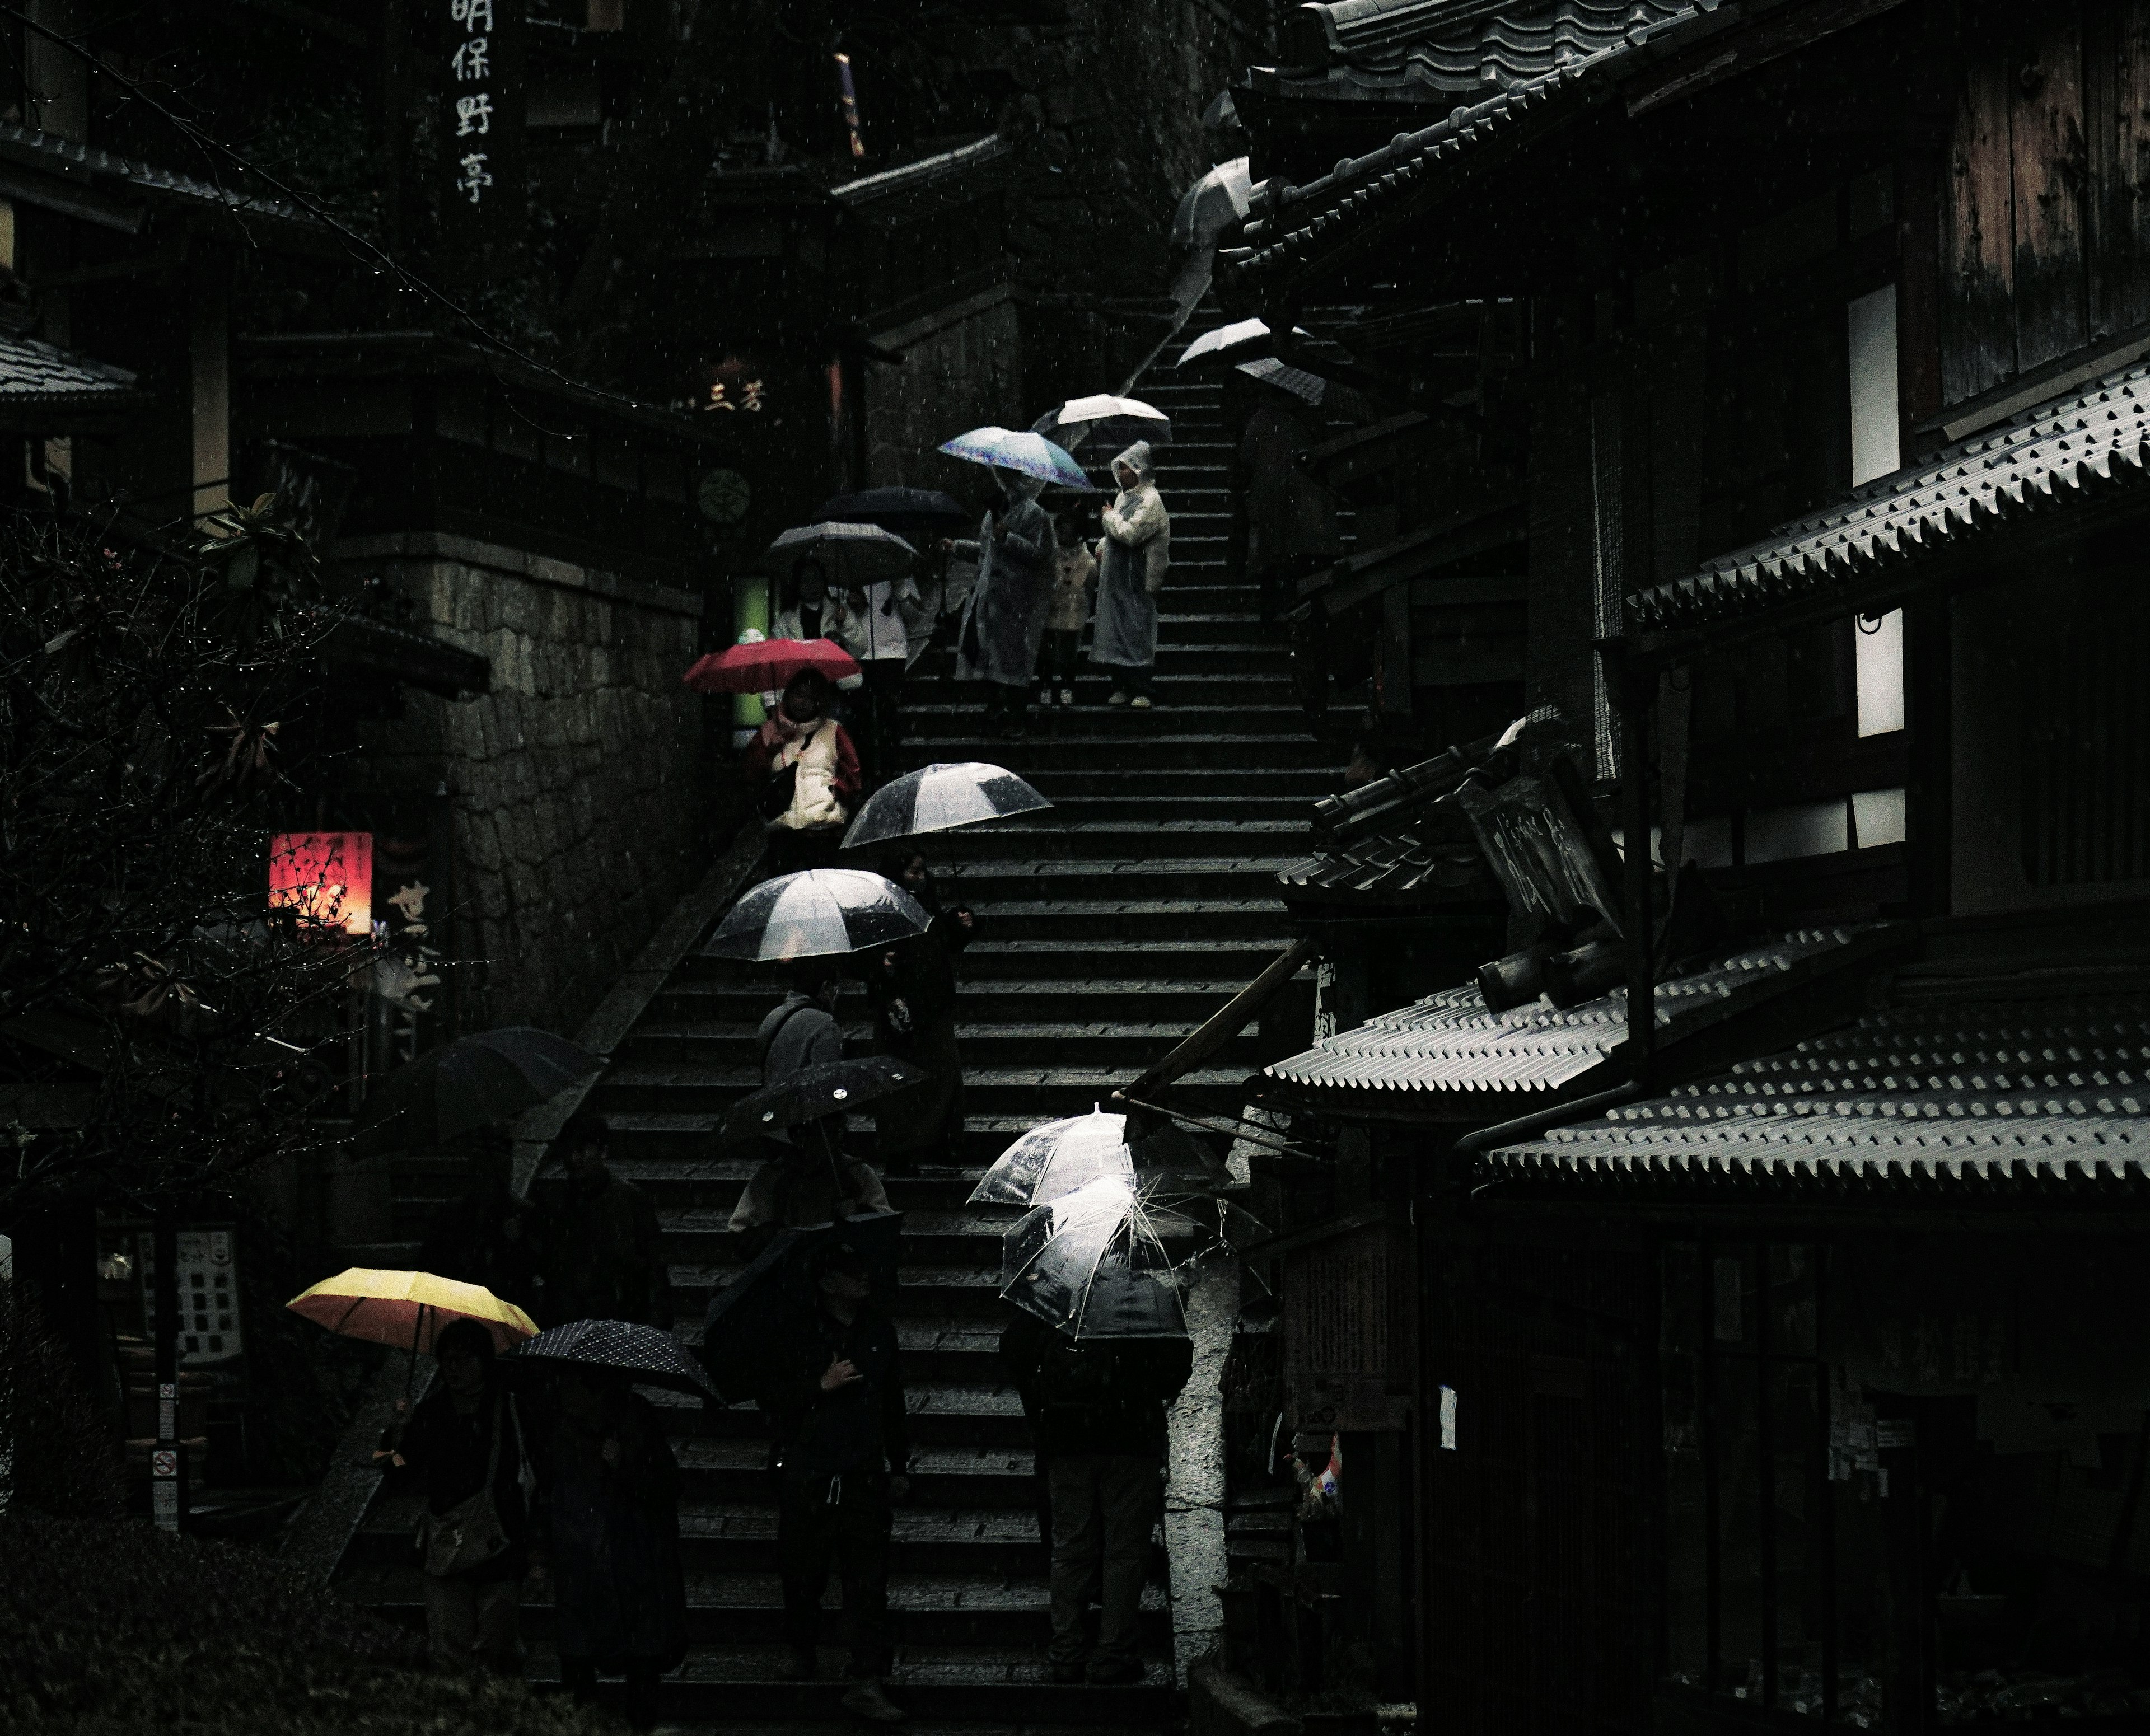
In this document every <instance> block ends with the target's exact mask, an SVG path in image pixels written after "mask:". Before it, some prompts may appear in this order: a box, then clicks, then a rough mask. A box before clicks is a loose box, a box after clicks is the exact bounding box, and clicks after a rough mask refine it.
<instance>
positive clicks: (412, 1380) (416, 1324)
mask: <svg viewBox="0 0 2150 1736" xmlns="http://www.w3.org/2000/svg"><path fill="white" fill-rule="evenodd" d="M425 1330H426V1305H425V1304H424V1303H422V1302H421V1303H420V1304H419V1305H418V1311H417V1313H416V1314H414V1315H411V1362H410V1365H409V1366H408V1367H407V1368H406V1369H405V1370H404V1371H403V1410H404V1414H405V1415H406V1416H408V1415H409V1414H410V1410H411V1387H412V1386H413V1385H416V1382H417V1379H418V1340H419V1338H420V1336H421V1335H422V1334H423V1333H424V1331H425Z"/></svg>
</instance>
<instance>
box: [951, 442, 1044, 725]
mask: <svg viewBox="0 0 2150 1736" xmlns="http://www.w3.org/2000/svg"><path fill="white" fill-rule="evenodd" d="M995 477H996V480H997V481H998V482H999V483H1000V488H1001V506H1000V507H999V510H998V512H997V515H993V516H989V517H987V519H986V521H985V522H984V523H983V524H982V525H981V526H980V527H979V529H978V544H977V547H978V582H977V585H976V587H975V588H973V589H972V592H971V597H970V601H969V602H968V603H966V604H965V605H964V608H963V626H962V631H961V633H960V634H959V636H958V637H957V638H956V679H957V680H958V681H990V682H992V684H994V685H995V686H997V687H1018V688H1027V687H1028V686H1029V685H1030V680H1031V677H1032V674H1034V673H1035V672H1036V670H1037V648H1038V645H1039V643H1041V642H1042V640H1043V638H1044V637H1045V617H1046V613H1047V609H1048V608H1050V607H1051V604H1052V571H1053V561H1052V557H1053V554H1054V553H1055V551H1056V549H1057V539H1056V538H1055V537H1054V535H1053V530H1052V518H1051V517H1048V516H1047V512H1046V510H1045V508H1044V507H1041V506H1040V505H1038V503H1037V497H1038V496H1039V495H1040V494H1041V493H1042V492H1044V489H1045V484H1044V483H1043V482H1039V481H1037V480H1036V479H1035V478H1033V477H1021V476H1017V477H1007V476H1003V475H1002V474H1001V473H1000V472H995ZM959 546H960V545H959Z"/></svg>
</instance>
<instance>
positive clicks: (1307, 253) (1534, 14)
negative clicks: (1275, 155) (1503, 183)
mask: <svg viewBox="0 0 2150 1736" xmlns="http://www.w3.org/2000/svg"><path fill="white" fill-rule="evenodd" d="M1341 9H1342V8H1340V7H1338V6H1331V7H1329V8H1316V10H1325V11H1328V12H1330V13H1335V12H1338V11H1340V10H1341ZM1362 10H1363V11H1364V13H1365V15H1364V16H1356V15H1355V16H1350V17H1343V18H1335V19H1332V20H1330V22H1328V23H1326V24H1325V26H1324V31H1325V34H1326V35H1328V36H1330V38H1332V45H1331V48H1330V55H1331V57H1332V58H1341V57H1344V56H1350V57H1352V68H1351V70H1350V72H1349V73H1347V74H1345V75H1343V76H1345V79H1346V82H1347V83H1348V82H1350V81H1352V80H1356V81H1359V82H1361V83H1364V81H1365V80H1367V79H1369V78H1372V79H1374V80H1375V83H1380V81H1383V80H1386V81H1388V83H1390V84H1392V85H1393V86H1394V88H1395V92H1402V91H1404V90H1405V89H1406V88H1407V87H1408V86H1409V85H1410V84H1411V83H1414V82H1417V83H1425V84H1426V88H1430V89H1433V90H1436V91H1440V92H1441V93H1444V94H1456V95H1461V94H1463V93H1465V92H1466V91H1468V92H1476V93H1483V94H1482V95H1481V99H1480V100H1479V101H1477V102H1476V103H1468V102H1466V103H1458V104H1457V105H1456V106H1455V107H1454V108H1452V109H1451V110H1450V112H1449V113H1448V114H1446V116H1444V117H1443V118H1442V119H1440V120H1437V121H1436V122H1434V123H1433V124H1431V125H1430V126H1426V127H1422V128H1421V129H1418V130H1417V131H1416V132H1410V133H1399V134H1396V136H1395V138H1394V139H1391V140H1390V142H1389V143H1388V144H1385V145H1384V146H1383V147H1382V148H1381V149H1379V150H1375V151H1371V152H1369V153H1368V154H1366V155H1365V156H1362V157H1356V158H1351V159H1347V160H1345V161H1344V162H1341V163H1339V164H1337V165H1336V167H1335V169H1332V170H1331V171H1330V173H1329V174H1325V175H1323V176H1321V177H1320V179H1316V180H1314V181H1310V182H1309V183H1307V184H1306V185H1305V186H1303V187H1294V186H1290V185H1288V184H1284V182H1282V181H1281V180H1279V179H1271V180H1270V181H1269V182H1267V183H1265V184H1264V185H1263V186H1262V187H1261V188H1260V189H1258V191H1257V194H1256V198H1255V204H1254V215H1253V216H1252V217H1250V218H1249V220H1248V223H1247V225H1246V231H1245V233H1246V235H1247V239H1248V240H1249V243H1251V244H1254V245H1250V246H1249V247H1247V248H1245V249H1241V250H1228V251H1227V253H1226V254H1225V255H1223V257H1224V260H1225V261H1226V264H1227V267H1228V269H1229V270H1231V271H1233V272H1235V273H1237V274H1239V275H1242V276H1244V277H1246V278H1248V279H1250V280H1253V279H1260V278H1264V277H1268V276H1274V275H1280V274H1282V273H1284V272H1285V271H1288V270H1290V269H1291V268H1292V267H1294V266H1295V265H1300V264H1303V263H1305V261H1307V260H1310V258H1312V256H1313V255H1314V254H1315V252H1316V251H1317V250H1325V249H1326V248H1328V247H1330V246H1332V245H1335V243H1336V242H1338V241H1340V240H1344V239H1345V237H1346V236H1347V235H1348V234H1349V233H1350V231H1353V230H1359V229H1361V228H1363V227H1365V225H1367V224H1368V223H1370V222H1371V221H1374V220H1377V219H1379V218H1380V216H1381V215H1382V214H1384V213H1385V212H1386V211H1388V210H1389V209H1392V208H1394V207H1395V206H1398V205H1401V204H1404V203H1405V202H1406V201H1407V200H1411V199H1415V198H1416V197H1418V196H1420V195H1421V194H1424V193H1425V192H1426V191H1427V190H1428V189H1431V187H1433V186H1435V185H1436V184H1437V183H1438V181H1439V179H1440V178H1441V177H1442V176H1444V175H1446V174H1449V173H1450V172H1451V169H1454V168H1456V167H1458V166H1460V165H1461V164H1463V163H1465V162H1466V161H1467V162H1470V163H1471V164H1476V163H1478V162H1479V161H1480V160H1481V159H1483V158H1484V157H1485V156H1486V154H1487V153H1489V152H1491V151H1496V150H1501V149H1512V148H1515V147H1517V146H1520V145H1522V144H1524V143H1526V142H1527V140H1528V139H1531V138H1532V137H1534V136H1535V135H1536V134H1537V133H1538V132H1539V131H1541V130H1542V129H1543V127H1544V126H1547V125H1551V124H1555V123H1557V120H1558V119H1561V118H1562V117H1563V116H1564V115H1565V114H1567V113H1568V112H1569V111H1570V110H1571V109H1574V110H1577V111H1579V109H1581V107H1582V105H1583V103H1584V101H1585V99H1586V98H1587V87H1588V86H1590V85H1592V84H1597V83H1602V82H1604V81H1605V80H1606V79H1607V78H1609V77H1610V76H1611V74H1612V73H1613V71H1614V70H1615V68H1619V69H1621V70H1624V69H1625V66H1624V63H1625V62H1626V61H1627V59H1628V57H1630V56H1633V55H1634V54H1635V53H1637V51H1638V50H1641V49H1643V48H1648V47H1662V48H1668V49H1669V48H1673V47H1675V46H1679V45H1682V44H1683V43H1685V42H1686V41H1687V40H1688V38H1689V37H1690V36H1691V35H1692V34H1693V32H1692V31H1690V30H1688V28H1685V27H1688V26H1690V25H1693V24H1695V23H1696V22H1697V21H1698V20H1703V21H1707V19H1708V15H1709V14H1711V13H1715V12H1716V11H1717V10H1718V0H1693V3H1689V4H1684V5H1666V4H1662V3H1659V0H1633V3H1632V4H1628V5H1625V6H1621V5H1613V4H1601V3H1597V0H1558V3H1557V4H1555V5H1552V6H1546V7H1539V8H1527V7H1525V6H1521V5H1519V6H1517V7H1515V8H1512V10H1511V11H1508V12H1505V13H1501V14H1498V15H1496V16H1494V17H1490V18H1480V19H1477V20H1475V21H1473V22H1471V23H1469V24H1468V25H1466V27H1464V28H1462V29H1461V30H1458V31H1457V32H1456V33H1453V34H1452V35H1449V34H1442V33H1436V34H1435V35H1433V36H1431V37H1430V38H1428V39H1427V40H1426V42H1425V43H1413V44H1412V45H1411V47H1410V48H1408V49H1406V48H1404V47H1403V46H1402V45H1401V43H1391V42H1390V40H1389V38H1390V37H1391V36H1392V35H1393V34H1394V33H1396V32H1397V31H1400V30H1401V29H1403V28H1406V24H1407V23H1409V22H1410V20H1411V18H1412V17H1414V16H1416V17H1418V18H1424V17H1425V16H1426V14H1427V13H1431V14H1432V18H1431V20H1429V23H1430V24H1431V27H1432V28H1435V29H1436V32H1437V27H1438V21H1439V17H1440V10H1441V9H1440V8H1439V7H1438V6H1421V7H1419V8H1409V7H1405V8H1396V9H1395V10H1394V11H1393V12H1385V11H1380V10H1378V9H1374V8H1364V9H1362ZM1668 38H1670V39H1668ZM1354 42H1356V43H1357V44H1358V46H1357V47H1354V46H1353V43H1354ZM1362 54H1363V55H1365V56H1366V57H1368V58H1366V59H1365V62H1364V63H1363V64H1360V62H1359V58H1358V57H1359V56H1360V55H1362ZM1385 68H1386V69H1385ZM1328 76H1329V75H1327V74H1325V75H1324V77H1325V78H1326V77H1328ZM1444 80H1451V81H1457V82H1456V86H1455V88H1454V89H1453V90H1452V91H1451V87H1450V85H1449V84H1448V83H1444V82H1442V81H1444ZM1274 82H1275V83H1276V87H1277V88H1278V89H1279V92H1282V91H1283V90H1284V88H1285V86H1286V85H1287V84H1288V83H1289V79H1288V78H1286V77H1284V76H1283V75H1279V78H1277V79H1276V80H1275V81H1274ZM1365 94H1367V95H1383V96H1386V95H1390V94H1391V92H1390V90H1388V89H1385V88H1384V89H1380V90H1376V89H1374V88H1368V89H1367V90H1366V91H1365Z"/></svg>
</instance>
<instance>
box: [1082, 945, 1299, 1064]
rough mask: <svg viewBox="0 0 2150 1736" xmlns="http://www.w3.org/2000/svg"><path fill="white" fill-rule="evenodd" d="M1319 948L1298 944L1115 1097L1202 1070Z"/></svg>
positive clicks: (1288, 949) (1271, 963)
mask: <svg viewBox="0 0 2150 1736" xmlns="http://www.w3.org/2000/svg"><path fill="white" fill-rule="evenodd" d="M1315 946H1316V942H1315V938H1314V936H1312V935H1302V936H1300V938H1299V939H1298V940H1296V941H1293V942H1292V943H1291V945H1290V946H1288V947H1286V948H1285V949H1284V951H1282V952H1281V953H1279V954H1278V955H1277V956H1276V957H1275V958H1274V959H1273V960H1271V961H1270V962H1269V968H1268V969H1266V970H1264V971H1263V972H1262V974H1261V975H1260V976H1259V977H1256V978H1254V981H1253V982H1250V983H1249V984H1248V985H1247V986H1246V987H1244V988H1243V989H1241V990H1240V991H1239V993H1237V994H1236V995H1234V996H1233V997H1232V998H1231V999H1230V1000H1229V1001H1227V1002H1225V1003H1224V1005H1223V1006H1222V1007H1219V1008H1218V1009H1217V1011H1216V1012H1213V1013H1211V1014H1210V1015H1209V1017H1208V1018H1206V1019H1204V1021H1203V1022H1202V1023H1201V1025H1200V1026H1199V1027H1198V1028H1197V1029H1196V1030H1195V1031H1194V1032H1192V1033H1191V1034H1190V1035H1189V1036H1188V1037H1184V1038H1183V1039H1182V1040H1181V1041H1180V1042H1178V1044H1177V1045H1175V1046H1174V1047H1173V1050H1172V1052H1171V1053H1170V1054H1168V1055H1167V1056H1166V1057H1164V1059H1163V1060H1162V1061H1160V1062H1158V1063H1157V1065H1156V1066H1154V1067H1151V1068H1150V1069H1149V1070H1148V1072H1145V1073H1144V1074H1143V1076H1142V1077H1140V1078H1138V1079H1137V1080H1136V1081H1135V1082H1134V1083H1133V1084H1132V1085H1127V1086H1123V1087H1122V1088H1120V1089H1119V1090H1118V1091H1116V1092H1114V1093H1113V1096H1115V1097H1118V1098H1137V1097H1145V1096H1148V1094H1149V1093H1152V1092H1154V1091H1156V1090H1157V1089H1158V1088H1159V1087H1160V1086H1164V1085H1169V1084H1170V1083H1171V1082H1173V1080H1174V1079H1176V1078H1178V1077H1179V1076H1180V1075H1181V1074H1182V1073H1184V1072H1189V1071H1191V1070H1192V1069H1194V1068H1195V1067H1199V1066H1201V1064H1202V1063H1203V1062H1205V1061H1207V1060H1208V1059H1209V1057H1211V1056H1212V1055H1214V1053H1216V1052H1217V1051H1218V1050H1219V1049H1221V1048H1222V1047H1224V1045H1225V1044H1226V1043H1228V1042H1230V1041H1231V1040H1232V1039H1233V1038H1234V1037H1237V1036H1238V1035H1239V1032H1240V1031H1241V1030H1242V1029H1244V1027H1245V1026H1246V1023H1247V1021H1248V1020H1249V1019H1251V1018H1252V1017H1254V1015H1255V1014H1256V1013H1258V1012H1260V1011H1261V1010H1262V1007H1264V1005H1265V1004H1266V1003H1267V1002H1268V1001H1269V997H1270V996H1272V995H1274V993H1275V992H1277V991H1278V990H1279V989H1280V988H1282V987H1284V984H1285V983H1286V982H1289V981H1290V980H1291V978H1292V977H1294V976H1295V975H1297V974H1298V971H1299V967H1300V966H1301V965H1303V964H1305V962H1306V961H1308V960H1309V959H1310V958H1312V957H1313V956H1314V954H1315Z"/></svg>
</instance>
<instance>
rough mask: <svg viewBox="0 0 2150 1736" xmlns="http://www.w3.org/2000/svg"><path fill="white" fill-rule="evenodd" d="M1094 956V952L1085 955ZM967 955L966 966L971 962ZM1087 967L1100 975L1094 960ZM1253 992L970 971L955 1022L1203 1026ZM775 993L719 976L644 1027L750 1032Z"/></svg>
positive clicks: (652, 1014) (671, 998) (663, 997)
mask: <svg viewBox="0 0 2150 1736" xmlns="http://www.w3.org/2000/svg"><path fill="white" fill-rule="evenodd" d="M1086 951H1087V949H1086ZM970 960H971V955H970V954H967V953H966V955H965V956H964V963H965V964H966V966H967V965H968V964H969V963H970ZM1084 962H1085V963H1086V964H1088V965H1090V966H1091V967H1092V968H1093V969H1094V967H1095V965H1094V959H1092V958H1086V959H1085V961H1084ZM1244 987H1246V979H1245V978H1244V977H1242V978H1236V979H1223V980H1217V981H1208V980H1201V979H1194V978H1188V977H1170V976H1128V977H1099V976H1093V975H1090V974H1088V972H1087V971H1086V973H1085V974H1084V975H1083V977H1079V978H1077V979H1075V980H1073V981H1070V980H1068V979H1067V978H1066V977H1058V978H1055V977H1021V978H1014V977H987V976H982V975H981V974H979V973H977V972H976V971H968V970H966V971H965V973H964V978H963V980H961V981H959V982H957V983H956V1019H957V1021H958V1022H960V1023H961V1024H962V1025H965V1026H985V1025H991V1024H995V1023H999V1022H1005V1021H1010V1020H1012V1021H1017V1022H1036V1021H1037V1017H1038V1016H1039V1014H1040V1013H1041V1012H1042V1011H1043V1010H1047V1009H1051V1010H1054V1011H1057V1012H1060V1013H1061V1014H1062V1015H1063V1016H1064V1017H1071V1018H1073V1019H1076V1020H1077V1021H1078V1022H1089V1021H1090V1019H1091V1018H1092V1017H1093V1015H1097V1016H1099V1017H1102V1016H1103V1015H1106V1014H1108V1013H1112V1012H1122V1013H1125V1014H1127V1015H1128V1016H1129V1017H1135V1018H1138V1019H1140V1020H1142V1021H1143V1022H1146V1023H1153V1024H1154V1023H1163V1024H1170V1023H1173V1022H1191V1023H1193V1024H1199V1023H1200V1022H1202V1021H1203V1020H1204V1019H1205V1018H1207V1017H1209V1015H1210V1014H1211V1013H1213V1012H1215V1011H1216V1010H1217V1009H1218V1007H1220V1006H1222V1005H1223V1004H1224V1002H1226V1001H1228V1000H1229V999H1230V998H1231V997H1233V996H1234V995H1235V994H1237V993H1238V992H1239V991H1240V990H1241V989H1243V988H1244ZM773 1002H774V997H773V996H772V994H771V992H770V991H769V990H768V989H765V988H763V987H760V985H758V984H753V983H744V982H738V981H736V980H727V979H724V978H721V977H719V978H713V979H709V980H706V981H695V982H675V983H673V984H671V985H669V987H666V988H665V989H664V990H663V991H662V992H660V993H659V998H658V1000H657V1002H655V1003H654V1004H653V1005H652V1006H651V1007H650V1009H649V1014H648V1015H647V1016H646V1017H645V1018H644V1020H643V1023H642V1024H641V1025H639V1026H638V1027H636V1036H637V1037H639V1036H641V1035H642V1034H643V1032H649V1031H655V1030H669V1029H672V1028H674V1027H675V1025H676V1024H677V1023H680V1022H685V1023H691V1024H694V1025H701V1024H707V1023H711V1022H721V1023H726V1024H729V1025H732V1026H734V1027H740V1028H743V1029H744V1030H745V1031H747V1032H749V1033H751V1032H752V1031H753V1030H754V1028H755V1025H756V1024H757V1023H758V1022H760V1018H761V1017H762V1016H763V1015H764V1014H765V1013H766V1012H768V1011H769V1009H770V1006H771V1005H772V1004H773Z"/></svg>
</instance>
